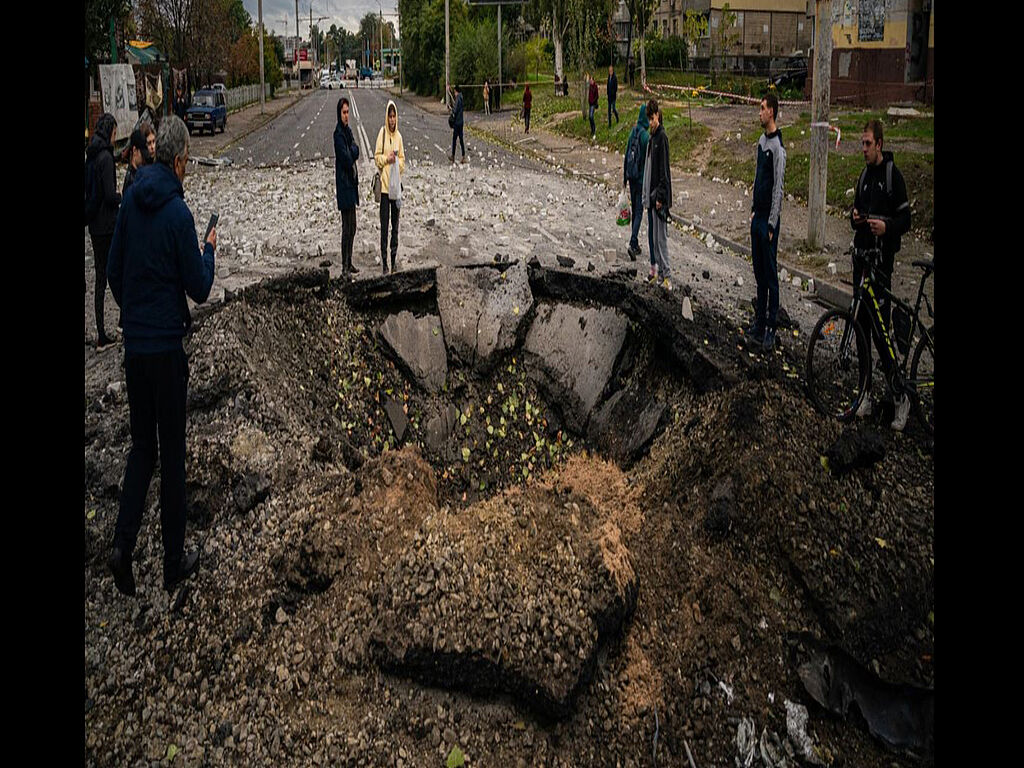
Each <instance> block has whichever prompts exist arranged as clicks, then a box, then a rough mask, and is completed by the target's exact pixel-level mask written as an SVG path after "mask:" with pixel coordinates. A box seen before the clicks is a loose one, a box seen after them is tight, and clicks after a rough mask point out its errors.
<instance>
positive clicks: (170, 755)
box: [167, 744, 178, 760]
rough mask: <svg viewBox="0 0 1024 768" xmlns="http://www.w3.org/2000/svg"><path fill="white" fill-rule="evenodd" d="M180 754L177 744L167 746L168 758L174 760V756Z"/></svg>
mask: <svg viewBox="0 0 1024 768" xmlns="http://www.w3.org/2000/svg"><path fill="white" fill-rule="evenodd" d="M176 754H178V747H177V745H175V744H169V745H168V747H167V759H168V760H173V759H174V756H175V755H176Z"/></svg>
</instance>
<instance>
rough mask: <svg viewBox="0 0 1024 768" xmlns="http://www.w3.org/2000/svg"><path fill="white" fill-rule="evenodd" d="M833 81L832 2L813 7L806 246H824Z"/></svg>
mask: <svg viewBox="0 0 1024 768" xmlns="http://www.w3.org/2000/svg"><path fill="white" fill-rule="evenodd" d="M831 80H832V0H815V3H814V82H813V84H812V93H811V124H812V126H811V169H810V177H809V179H808V185H807V187H808V188H807V197H808V217H807V245H808V246H809V247H810V248H811V249H813V250H821V248H822V246H823V245H824V244H825V193H826V190H827V189H828V102H829V95H830V92H831V87H830V86H831Z"/></svg>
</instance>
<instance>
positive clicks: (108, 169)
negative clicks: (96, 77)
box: [85, 112, 121, 352]
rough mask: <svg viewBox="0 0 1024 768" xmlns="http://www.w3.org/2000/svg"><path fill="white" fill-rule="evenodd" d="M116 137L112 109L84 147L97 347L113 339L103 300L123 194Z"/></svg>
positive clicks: (105, 345) (106, 345) (115, 123)
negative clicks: (119, 186) (117, 171)
mask: <svg viewBox="0 0 1024 768" xmlns="http://www.w3.org/2000/svg"><path fill="white" fill-rule="evenodd" d="M116 139H117V121H116V120H115V119H114V116H113V115H112V114H110V113H109V112H104V113H103V114H102V115H100V119H99V120H98V121H97V122H96V130H95V131H94V132H93V134H92V138H91V139H90V140H89V146H88V148H87V149H86V150H85V158H86V160H85V178H86V186H87V192H88V199H87V201H86V211H87V212H86V218H87V221H86V224H88V226H89V238H90V239H91V240H92V253H93V263H94V266H95V278H96V280H95V292H94V295H93V305H94V309H95V312H96V349H97V351H99V352H102V351H103V350H105V349H107V348H108V347H110V345H112V344H113V343H114V340H113V339H111V338H110V337H109V336H107V332H106V330H105V329H104V323H103V300H104V297H105V295H106V292H107V254H108V253H109V251H110V241H111V238H112V237H113V236H114V224H115V223H116V221H117V210H118V208H119V207H120V205H121V194H120V193H119V192H118V191H117V179H116V176H115V173H114V141H115V140H116Z"/></svg>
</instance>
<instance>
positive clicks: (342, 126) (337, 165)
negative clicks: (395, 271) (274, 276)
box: [334, 96, 359, 279]
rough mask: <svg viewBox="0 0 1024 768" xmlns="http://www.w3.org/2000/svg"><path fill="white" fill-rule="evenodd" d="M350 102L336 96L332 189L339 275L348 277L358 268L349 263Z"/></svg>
mask: <svg viewBox="0 0 1024 768" xmlns="http://www.w3.org/2000/svg"><path fill="white" fill-rule="evenodd" d="M348 119H349V103H348V99H347V98H345V97H344V96H342V97H341V98H340V99H338V123H337V124H336V125H335V126H334V189H335V193H336V196H337V198H338V210H339V211H341V275H342V277H343V278H345V279H348V278H350V277H351V276H352V275H353V274H356V273H357V272H359V270H358V269H356V268H355V267H354V266H352V243H353V241H354V240H355V237H356V206H357V205H359V171H358V167H357V165H356V163H357V161H358V160H359V144H358V142H357V141H356V140H355V137H354V136H353V135H352V128H351V127H350V126H349V124H348Z"/></svg>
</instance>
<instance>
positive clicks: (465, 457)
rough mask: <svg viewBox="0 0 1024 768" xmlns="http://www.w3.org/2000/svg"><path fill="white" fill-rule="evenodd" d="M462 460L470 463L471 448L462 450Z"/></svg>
mask: <svg viewBox="0 0 1024 768" xmlns="http://www.w3.org/2000/svg"><path fill="white" fill-rule="evenodd" d="M462 460H463V461H466V462H468V461H469V448H463V449H462Z"/></svg>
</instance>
